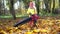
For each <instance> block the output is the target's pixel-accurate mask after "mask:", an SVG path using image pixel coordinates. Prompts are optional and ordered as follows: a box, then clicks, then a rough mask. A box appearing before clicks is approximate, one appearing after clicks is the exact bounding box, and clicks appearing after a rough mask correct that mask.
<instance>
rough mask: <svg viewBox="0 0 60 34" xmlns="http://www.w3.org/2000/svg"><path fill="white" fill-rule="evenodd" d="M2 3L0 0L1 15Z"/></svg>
mask: <svg viewBox="0 0 60 34" xmlns="http://www.w3.org/2000/svg"><path fill="white" fill-rule="evenodd" d="M1 6H2V3H1V0H0V15H1V9H2V7H1Z"/></svg>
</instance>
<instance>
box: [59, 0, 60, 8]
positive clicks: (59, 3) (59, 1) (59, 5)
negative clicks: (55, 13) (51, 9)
mask: <svg viewBox="0 0 60 34" xmlns="http://www.w3.org/2000/svg"><path fill="white" fill-rule="evenodd" d="M59 8H60V0H59Z"/></svg>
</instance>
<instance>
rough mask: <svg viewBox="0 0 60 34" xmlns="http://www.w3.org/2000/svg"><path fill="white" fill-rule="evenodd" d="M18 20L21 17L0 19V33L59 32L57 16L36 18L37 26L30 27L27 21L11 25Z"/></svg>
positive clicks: (59, 22)
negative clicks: (18, 24)
mask: <svg viewBox="0 0 60 34" xmlns="http://www.w3.org/2000/svg"><path fill="white" fill-rule="evenodd" d="M20 20H23V19H21V18H17V19H16V20H13V19H0V34H60V19H59V17H43V18H41V19H38V20H37V23H36V25H37V27H32V28H31V27H30V26H29V24H28V23H27V24H24V25H22V26H18V27H13V25H14V24H15V23H17V22H18V21H20Z"/></svg>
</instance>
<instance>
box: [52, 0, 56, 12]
mask: <svg viewBox="0 0 60 34" xmlns="http://www.w3.org/2000/svg"><path fill="white" fill-rule="evenodd" d="M52 11H53V12H55V0H53V8H52Z"/></svg>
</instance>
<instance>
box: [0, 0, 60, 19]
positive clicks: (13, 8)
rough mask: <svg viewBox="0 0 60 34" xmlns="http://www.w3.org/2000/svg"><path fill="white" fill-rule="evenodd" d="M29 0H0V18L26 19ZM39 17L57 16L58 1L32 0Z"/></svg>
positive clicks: (58, 10)
mask: <svg viewBox="0 0 60 34" xmlns="http://www.w3.org/2000/svg"><path fill="white" fill-rule="evenodd" d="M29 2H30V0H0V18H14V19H15V18H16V17H27V16H28V14H27V9H28V7H29ZM34 2H35V5H36V9H37V13H38V15H40V16H59V15H60V0H34Z"/></svg>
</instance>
